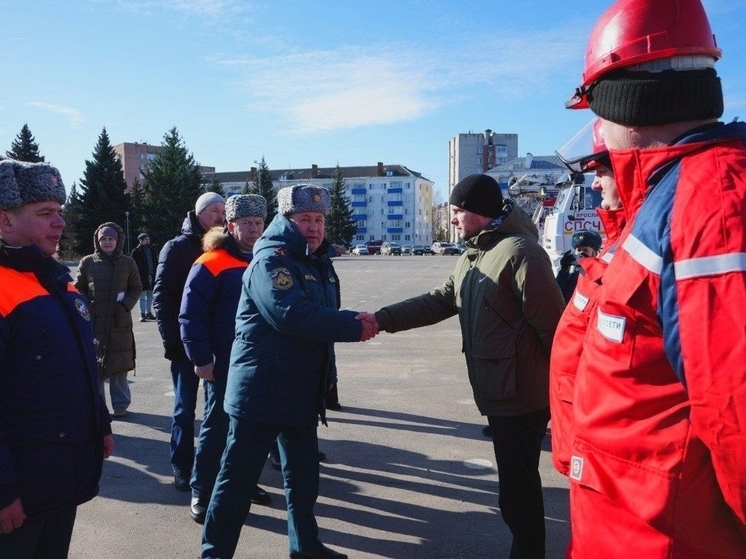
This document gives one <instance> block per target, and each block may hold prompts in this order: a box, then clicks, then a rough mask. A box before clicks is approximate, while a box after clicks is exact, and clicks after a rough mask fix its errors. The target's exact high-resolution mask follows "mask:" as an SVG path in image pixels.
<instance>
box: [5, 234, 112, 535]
mask: <svg viewBox="0 0 746 559" xmlns="http://www.w3.org/2000/svg"><path fill="white" fill-rule="evenodd" d="M71 282H72V278H71V277H70V271H69V270H68V269H67V268H66V267H65V266H63V265H62V264H60V263H59V262H57V261H56V260H54V259H53V258H51V257H44V256H43V255H42V253H41V251H40V250H39V248H38V247H37V246H35V245H32V246H26V247H19V248H11V247H8V246H7V245H5V244H4V243H3V242H2V241H0V285H4V286H8V285H12V286H13V288H12V289H8V288H5V289H2V290H0V509H3V508H5V507H7V506H8V505H10V504H11V503H12V502H13V501H15V500H16V499H18V498H19V497H20V499H21V504H22V505H23V511H24V513H25V514H26V520H25V522H24V524H25V523H35V522H37V521H39V520H41V519H43V518H45V517H47V516H48V515H50V514H54V513H56V512H59V511H61V510H62V509H64V508H67V507H70V506H76V505H79V504H81V503H84V502H86V501H88V500H90V499H92V498H93V497H95V496H96V494H97V493H98V481H99V478H100V477H101V467H102V464H103V459H104V448H103V438H104V436H105V435H110V434H111V426H110V419H109V413H108V411H107V410H106V404H104V402H103V400H102V398H101V395H100V394H99V391H98V382H97V376H98V371H97V367H96V354H95V351H94V348H93V330H92V328H91V316H90V312H89V310H88V303H87V301H86V300H85V298H84V297H83V296H81V294H80V293H78V292H77V291H76V290H75V289H74V288H73V286H72V283H71Z"/></svg>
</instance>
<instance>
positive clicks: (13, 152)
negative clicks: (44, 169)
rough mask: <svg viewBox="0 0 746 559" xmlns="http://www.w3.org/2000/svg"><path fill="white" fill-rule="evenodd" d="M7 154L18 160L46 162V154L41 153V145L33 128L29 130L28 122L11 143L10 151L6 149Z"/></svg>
mask: <svg viewBox="0 0 746 559" xmlns="http://www.w3.org/2000/svg"><path fill="white" fill-rule="evenodd" d="M5 155H7V156H8V157H10V158H11V159H15V160H17V161H26V162H28V163H44V156H43V155H39V146H38V144H37V143H36V140H35V139H34V135H33V134H32V133H31V130H29V127H28V124H24V125H23V128H21V131H20V133H19V134H18V136H16V139H15V140H14V141H13V143H12V144H11V145H10V151H6V152H5Z"/></svg>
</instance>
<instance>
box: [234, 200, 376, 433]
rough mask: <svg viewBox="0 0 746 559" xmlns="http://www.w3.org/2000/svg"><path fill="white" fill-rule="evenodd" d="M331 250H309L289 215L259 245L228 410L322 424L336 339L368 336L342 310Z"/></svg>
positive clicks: (239, 329)
mask: <svg viewBox="0 0 746 559" xmlns="http://www.w3.org/2000/svg"><path fill="white" fill-rule="evenodd" d="M325 248H326V242H325V244H324V245H323V246H322V247H320V248H319V249H318V250H317V251H316V253H315V254H316V255H313V254H309V252H308V243H307V242H306V239H305V238H304V237H303V236H302V235H301V234H300V233H299V232H298V230H297V229H296V228H295V226H294V225H293V224H292V223H291V222H290V221H289V220H288V219H287V218H286V217H284V216H283V215H277V216H276V217H275V218H274V220H272V223H270V225H269V227H268V228H267V230H266V232H265V233H264V235H263V236H262V237H261V238H260V239H259V240H258V241H257V242H256V244H255V245H254V259H253V260H252V262H251V264H250V265H249V268H248V269H247V270H246V272H245V274H244V277H243V287H242V293H241V300H240V301H239V304H238V312H237V313H236V339H235V341H234V342H233V349H232V351H231V362H230V370H229V372H228V386H227V390H226V395H225V406H224V407H225V411H226V413H228V414H230V415H233V416H238V417H241V418H245V419H248V420H250V421H255V422H259V423H269V424H276V425H290V426H308V425H315V424H316V422H317V421H318V417H319V415H320V416H321V418H322V421H324V418H325V415H324V403H323V401H324V399H323V395H324V393H325V392H326V388H327V387H328V385H329V374H330V366H331V363H332V361H333V346H334V342H355V341H359V340H360V336H361V334H362V325H361V324H360V322H359V321H357V320H355V316H356V315H357V314H358V313H357V312H355V311H345V310H342V311H340V310H338V307H339V301H338V297H339V293H338V285H339V284H338V281H337V277H336V275H335V274H334V270H333V268H332V264H331V259H330V258H329V256H328V251H326V250H325ZM317 255H321V256H317Z"/></svg>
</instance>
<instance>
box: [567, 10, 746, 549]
mask: <svg viewBox="0 0 746 559" xmlns="http://www.w3.org/2000/svg"><path fill="white" fill-rule="evenodd" d="M720 55H721V52H720V49H718V48H717V45H716V43H715V39H714V36H713V35H712V32H711V30H710V25H709V22H708V20H707V16H706V14H705V12H704V9H703V7H702V5H701V3H700V1H699V0H619V1H618V2H616V3H615V4H613V5H612V6H611V7H610V8H609V9H608V10H607V11H606V12H605V13H604V14H603V15H602V16H601V18H600V19H599V21H598V22H597V24H596V26H595V28H594V30H593V32H592V34H591V38H590V41H589V45H588V50H587V53H586V60H585V72H584V77H583V83H582V85H581V87H580V88H579V89H578V91H577V92H576V95H575V96H574V98H573V99H572V100H571V101H570V102H569V103H568V106H569V107H570V108H587V107H590V109H591V110H592V111H593V112H594V113H595V114H596V115H598V116H599V117H601V119H602V125H601V132H602V134H603V138H604V141H605V142H606V145H607V147H608V148H609V151H610V157H611V163H612V166H613V168H614V173H615V175H616V179H617V182H618V188H619V197H620V200H621V202H622V205H623V207H624V212H625V215H626V219H627V226H626V227H625V230H624V231H623V233H622V235H621V237H620V239H619V247H618V248H617V250H616V252H615V255H614V259H613V260H612V261H611V262H610V264H609V266H608V268H607V270H606V272H605V274H604V282H603V285H602V286H601V288H600V290H599V293H598V302H597V307H596V309H595V314H594V316H593V317H591V318H590V322H589V326H588V330H587V332H586V335H585V338H584V343H583V348H582V355H581V357H580V363H579V366H578V371H577V381H576V385H575V391H574V403H573V425H572V428H573V436H572V441H571V444H572V447H571V458H570V479H571V484H570V509H571V518H572V546H571V549H570V556H571V557H630V556H631V557H645V558H650V557H654V558H655V557H687V558H688V557H697V558H699V557H729V558H732V557H746V467H745V466H744V465H745V464H746V430H745V426H746V330H745V329H744V320H743V316H742V314H741V313H740V312H739V311H738V310H736V309H740V308H741V307H743V305H744V304H746V222H745V221H744V216H746V146H745V142H746V125H744V124H743V123H731V124H727V125H726V124H722V123H720V122H718V121H717V119H718V118H719V117H720V116H721V115H722V112H723V98H722V90H721V86H720V80H719V78H718V77H717V74H716V72H715V69H714V63H715V61H716V60H717V59H718V58H719V57H720Z"/></svg>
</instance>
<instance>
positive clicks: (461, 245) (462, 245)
mask: <svg viewBox="0 0 746 559" xmlns="http://www.w3.org/2000/svg"><path fill="white" fill-rule="evenodd" d="M456 248H457V249H458V252H459V254H464V253H465V252H466V243H458V244H457V245H456Z"/></svg>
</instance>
